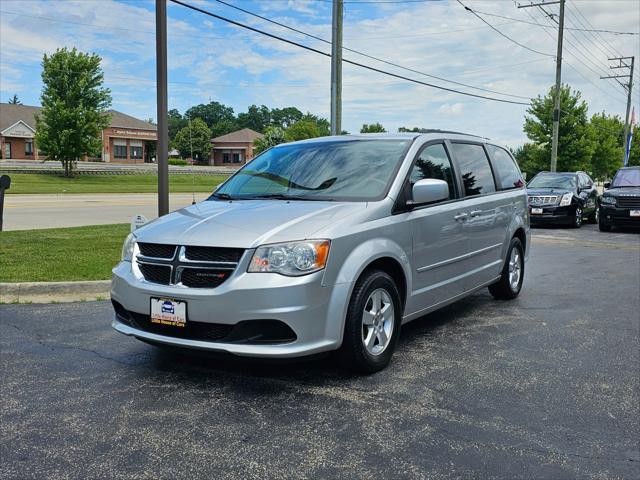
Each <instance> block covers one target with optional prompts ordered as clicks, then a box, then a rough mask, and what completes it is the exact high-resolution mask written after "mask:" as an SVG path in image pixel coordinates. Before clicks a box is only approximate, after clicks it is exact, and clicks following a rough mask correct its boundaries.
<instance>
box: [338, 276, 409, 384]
mask: <svg viewBox="0 0 640 480" xmlns="http://www.w3.org/2000/svg"><path fill="white" fill-rule="evenodd" d="M400 305H401V303H400V294H399V293H398V288H397V287H396V284H395V282H394V281H393V279H392V278H391V277H390V276H389V275H388V274H387V273H385V272H383V271H381V270H368V271H365V272H364V273H363V275H362V276H361V277H360V279H359V280H358V282H357V283H356V286H355V288H354V290H353V294H352V295H351V301H350V302H349V309H348V311H347V318H346V322H345V327H344V337H343V339H342V346H341V347H340V350H339V352H338V354H339V356H340V357H341V358H342V360H343V361H344V362H345V364H346V365H348V366H351V367H353V368H355V369H356V370H358V371H360V372H363V373H374V372H377V371H379V370H382V369H383V368H385V367H386V366H387V365H388V364H389V362H390V361H391V357H392V356H393V351H394V350H395V347H396V344H397V342H398V336H399V335H400V324H401V323H402V308H401V306H400Z"/></svg>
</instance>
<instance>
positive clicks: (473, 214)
mask: <svg viewBox="0 0 640 480" xmlns="http://www.w3.org/2000/svg"><path fill="white" fill-rule="evenodd" d="M478 215H482V210H471V216H472V217H477V216H478Z"/></svg>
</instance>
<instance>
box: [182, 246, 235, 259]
mask: <svg viewBox="0 0 640 480" xmlns="http://www.w3.org/2000/svg"><path fill="white" fill-rule="evenodd" d="M243 252H244V250H242V249H241V248H217V247H185V257H186V258H187V260H194V261H199V262H224V263H238V262H239V261H240V257H242V253H243Z"/></svg>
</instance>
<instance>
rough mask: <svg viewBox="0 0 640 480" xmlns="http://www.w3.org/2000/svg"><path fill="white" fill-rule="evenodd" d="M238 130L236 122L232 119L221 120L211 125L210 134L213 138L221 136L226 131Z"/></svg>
mask: <svg viewBox="0 0 640 480" xmlns="http://www.w3.org/2000/svg"><path fill="white" fill-rule="evenodd" d="M236 130H239V128H238V124H237V122H236V121H235V119H233V120H222V121H220V122H218V123H216V124H214V125H213V127H211V135H212V137H213V138H216V137H221V136H222V135H226V134H227V133H231V132H235V131H236Z"/></svg>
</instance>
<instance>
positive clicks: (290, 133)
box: [285, 120, 321, 142]
mask: <svg viewBox="0 0 640 480" xmlns="http://www.w3.org/2000/svg"><path fill="white" fill-rule="evenodd" d="M285 134H286V136H287V140H289V141H290V142H295V141H296V140H306V139H307V138H316V137H320V136H321V135H320V129H319V128H318V125H317V124H316V123H314V122H311V121H308V120H300V121H297V122H296V123H294V124H293V125H291V126H290V127H289V128H287V129H286V130H285Z"/></svg>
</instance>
